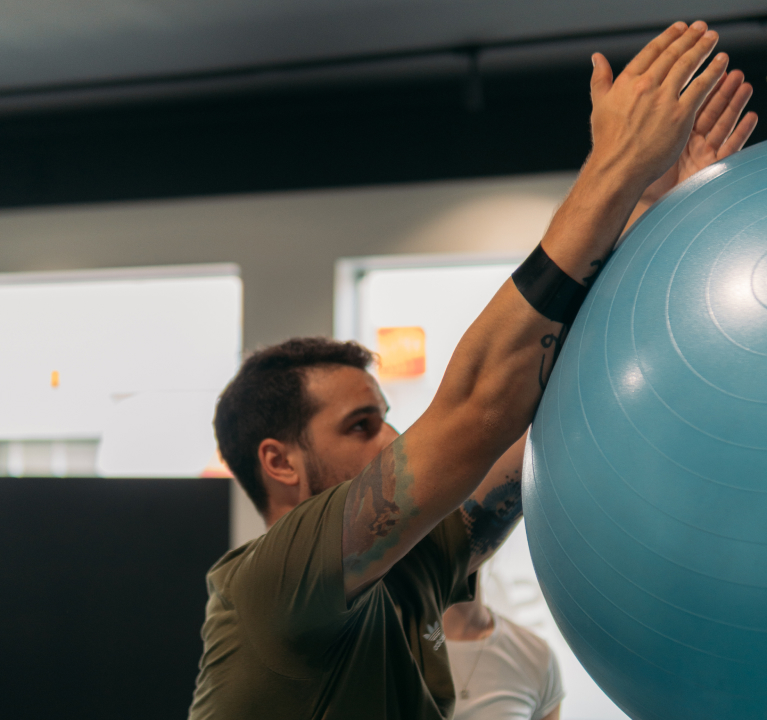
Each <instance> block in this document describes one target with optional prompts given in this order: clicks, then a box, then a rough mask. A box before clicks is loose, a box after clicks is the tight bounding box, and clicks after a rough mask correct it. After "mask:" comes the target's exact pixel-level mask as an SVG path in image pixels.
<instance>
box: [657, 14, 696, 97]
mask: <svg viewBox="0 0 767 720" xmlns="http://www.w3.org/2000/svg"><path fill="white" fill-rule="evenodd" d="M706 30H707V26H706V23H704V22H703V21H702V20H698V21H697V22H694V23H693V24H692V25H690V27H689V28H687V30H686V31H685V32H684V33H683V34H682V35H681V37H679V38H677V39H676V40H675V41H674V42H673V43H671V45H669V46H668V47H667V48H666V49H665V50H664V51H663V52H662V53H661V54H660V55H659V56H658V57H657V58H656V59H655V62H653V64H652V65H650V67H649V68H647V70H646V74H647V75H648V76H649V77H651V78H652V79H653V81H654V82H655V83H656V84H658V85H660V84H661V83H662V82H663V81H664V80H666V77H667V76H668V75H669V74H670V73H671V72H672V71H675V72H676V74H678V73H679V70H680V68H685V69H686V68H687V67H688V66H689V65H690V63H691V62H692V61H694V59H695V58H697V56H698V55H699V54H700V50H701V47H700V43H701V38H703V37H704V34H705V33H706ZM709 52H711V50H710V49H709ZM703 57H705V56H703ZM703 57H701V58H700V60H699V61H698V65H699V64H700V63H701V62H703ZM672 68H673V70H672ZM695 69H697V67H696V68H695ZM693 72H694V70H693ZM690 76H692V73H690ZM688 80H689V77H688ZM680 90H681V88H680Z"/></svg>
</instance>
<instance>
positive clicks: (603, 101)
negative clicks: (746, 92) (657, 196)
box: [591, 21, 727, 187]
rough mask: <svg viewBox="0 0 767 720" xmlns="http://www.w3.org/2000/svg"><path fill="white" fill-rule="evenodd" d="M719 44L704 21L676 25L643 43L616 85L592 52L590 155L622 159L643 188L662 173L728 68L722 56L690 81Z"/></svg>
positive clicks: (601, 58) (607, 66) (599, 56)
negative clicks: (641, 176) (637, 175)
mask: <svg viewBox="0 0 767 720" xmlns="http://www.w3.org/2000/svg"><path fill="white" fill-rule="evenodd" d="M717 40H718V35H717V34H716V33H715V32H714V31H713V30H707V29H706V24H705V23H704V22H702V21H698V22H696V23H693V24H692V25H691V26H690V27H689V28H688V27H686V25H685V24H684V23H676V24H674V25H672V26H671V27H670V28H668V30H666V31H665V32H664V33H663V34H661V35H659V36H658V37H657V38H655V40H653V41H652V42H651V43H650V44H649V45H647V46H646V47H645V48H644V49H643V50H642V51H641V52H640V53H639V54H638V55H637V56H636V57H635V58H634V59H633V60H632V61H631V62H630V63H629V64H628V65H627V66H626V68H625V69H624V71H623V72H622V73H621V74H620V75H619V76H618V78H617V79H616V80H615V81H614V82H613V79H612V70H611V68H610V64H609V63H608V62H607V59H606V58H605V57H604V55H602V54H600V53H595V54H594V56H593V62H594V73H593V75H592V79H591V97H592V103H593V111H592V115H591V122H592V132H593V140H594V150H593V153H592V156H593V157H594V158H596V159H610V160H615V161H620V163H621V165H622V166H625V167H626V168H627V169H631V170H632V171H634V172H639V173H641V174H642V175H644V177H643V178H642V180H643V181H645V187H646V186H647V185H649V184H650V183H651V182H653V181H655V180H656V179H657V178H659V177H660V176H661V175H662V174H663V173H665V172H666V171H667V170H668V169H669V168H670V167H671V165H672V164H673V163H674V162H675V160H676V159H677V158H678V157H679V155H680V153H681V152H682V149H683V148H684V146H685V145H686V143H687V140H688V138H689V136H690V132H691V130H692V128H693V124H694V122H695V116H696V114H697V113H698V111H699V109H700V108H701V106H702V105H703V103H704V102H705V100H706V98H707V97H708V95H709V93H710V92H711V90H712V89H713V88H714V86H715V85H716V84H717V82H718V81H719V79H720V78H721V77H722V75H723V74H724V71H725V69H726V67H727V56H726V55H725V54H724V53H720V54H719V55H717V56H716V57H715V58H714V59H713V61H712V62H711V63H710V64H709V66H708V67H707V68H706V69H705V70H704V71H703V72H702V73H701V74H700V75H699V76H698V77H697V78H696V79H695V80H693V81H692V82H690V78H691V77H692V76H693V75H694V74H695V72H696V71H697V70H698V68H699V67H700V66H701V65H702V64H703V62H704V61H705V59H706V58H707V57H708V56H709V54H710V53H711V51H712V50H713V49H714V46H715V45H716V42H717ZM688 83H689V85H688Z"/></svg>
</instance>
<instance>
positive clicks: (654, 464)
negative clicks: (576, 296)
mask: <svg viewBox="0 0 767 720" xmlns="http://www.w3.org/2000/svg"><path fill="white" fill-rule="evenodd" d="M523 501H524V511H525V524H526V527H527V534H528V540H529V544H530V552H531V554H532V558H533V562H534V565H535V570H536V573H537V575H538V579H539V581H540V584H541V587H542V589H543V593H544V595H545V597H546V600H547V602H548V604H549V607H550V609H551V611H552V613H553V615H554V618H555V619H556V621H557V624H558V625H559V628H560V630H561V631H562V634H563V635H564V636H565V638H566V639H567V641H568V643H569V644H570V646H571V648H572V649H573V651H574V652H575V654H576V656H577V657H578V659H579V660H580V661H581V663H582V664H583V666H584V667H585V668H586V670H587V671H588V672H589V673H590V674H591V676H592V677H593V678H594V680H595V681H596V682H597V683H598V684H599V685H600V686H601V687H602V689H603V690H604V691H605V692H606V693H607V695H609V696H610V697H611V698H612V699H613V701H614V702H615V703H616V704H617V705H618V706H619V707H620V708H622V709H623V711H624V712H626V714H628V715H629V716H630V717H632V718H634V719H635V720H639V719H641V720H686V719H687V718H689V719H690V720H757V719H758V720H765V718H767V143H761V144H759V145H755V146H753V147H751V148H749V149H747V150H744V151H742V152H740V153H738V154H736V155H734V156H732V157H730V158H728V159H727V160H725V161H723V162H721V163H718V164H716V165H713V166H711V167H710V168H708V169H706V170H704V171H702V172H701V173H698V174H697V175H695V176H694V177H693V178H690V180H688V181H687V182H686V183H684V184H682V185H681V186H680V187H679V188H677V189H676V190H675V191H674V192H672V193H670V194H669V195H668V196H667V197H665V198H664V199H663V200H662V201H661V202H659V203H658V204H657V205H656V206H655V207H654V208H653V209H652V210H651V211H650V212H648V213H647V214H646V215H645V216H644V217H643V218H642V219H641V220H640V221H639V223H637V225H636V226H635V227H634V228H633V229H632V230H631V231H630V233H629V234H628V235H627V237H626V238H625V241H624V242H623V243H622V244H621V245H620V246H619V248H618V249H617V251H616V252H615V253H614V254H613V256H612V258H611V259H610V261H609V262H608V263H607V264H606V266H605V268H604V270H603V272H602V274H601V275H600V276H599V278H598V280H597V281H596V283H595V284H594V287H593V288H592V290H591V291H590V293H589V295H588V297H587V299H586V302H585V303H584V305H583V307H582V308H581V310H580V312H579V314H578V317H577V319H576V320H575V322H574V323H573V327H572V330H571V332H570V335H569V337H568V338H567V340H566V342H565V344H564V347H563V350H562V353H561V355H560V358H559V360H558V362H557V365H556V367H555V369H554V372H553V373H552V376H551V379H550V381H549V384H548V387H547V389H546V392H545V393H544V396H543V400H542V402H541V405H540V407H539V409H538V412H537V414H536V417H535V420H534V422H533V427H532V430H531V433H530V440H529V443H528V447H527V450H526V458H525V469H524V473H523Z"/></svg>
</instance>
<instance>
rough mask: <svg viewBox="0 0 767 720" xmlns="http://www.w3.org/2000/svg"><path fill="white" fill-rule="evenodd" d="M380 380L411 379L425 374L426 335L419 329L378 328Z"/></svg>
mask: <svg viewBox="0 0 767 720" xmlns="http://www.w3.org/2000/svg"><path fill="white" fill-rule="evenodd" d="M378 355H379V356H380V358H381V364H380V365H379V367H378V374H379V376H380V377H381V378H382V379H386V380H394V379H396V378H412V377H418V376H419V375H423V374H424V373H425V372H426V333H425V332H424V331H423V328H421V327H388V328H378Z"/></svg>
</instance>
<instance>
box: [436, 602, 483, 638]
mask: <svg viewBox="0 0 767 720" xmlns="http://www.w3.org/2000/svg"><path fill="white" fill-rule="evenodd" d="M494 625H495V623H494V621H493V615H492V613H491V612H490V611H489V610H488V609H487V608H486V607H485V606H484V605H482V603H481V602H477V601H475V602H467V603H458V604H457V605H453V606H452V607H450V608H448V609H447V611H446V612H445V614H444V616H443V628H444V631H445V635H446V636H447V639H448V640H481V639H482V638H486V637H487V636H488V635H490V634H491V633H492V632H493V627H494Z"/></svg>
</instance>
